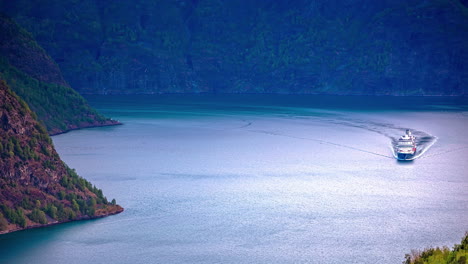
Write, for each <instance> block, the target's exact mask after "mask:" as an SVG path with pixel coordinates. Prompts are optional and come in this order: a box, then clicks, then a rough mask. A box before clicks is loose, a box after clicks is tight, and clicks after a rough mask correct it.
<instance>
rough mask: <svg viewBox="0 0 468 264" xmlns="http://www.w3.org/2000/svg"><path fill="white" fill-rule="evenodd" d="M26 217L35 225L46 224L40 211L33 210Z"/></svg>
mask: <svg viewBox="0 0 468 264" xmlns="http://www.w3.org/2000/svg"><path fill="white" fill-rule="evenodd" d="M28 217H29V219H31V220H32V221H34V222H36V223H40V224H47V217H46V215H45V213H44V212H43V211H42V210H40V209H37V208H35V209H34V210H33V211H32V212H31V214H30V215H29V216H28Z"/></svg>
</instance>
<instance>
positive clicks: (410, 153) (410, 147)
mask: <svg viewBox="0 0 468 264" xmlns="http://www.w3.org/2000/svg"><path fill="white" fill-rule="evenodd" d="M415 140H416V138H415V137H414V136H413V135H412V134H411V131H410V130H409V129H407V130H406V133H405V134H404V135H403V136H401V137H400V139H398V143H397V146H396V154H397V158H398V159H399V160H411V159H412V158H413V157H414V155H415V153H416V142H415Z"/></svg>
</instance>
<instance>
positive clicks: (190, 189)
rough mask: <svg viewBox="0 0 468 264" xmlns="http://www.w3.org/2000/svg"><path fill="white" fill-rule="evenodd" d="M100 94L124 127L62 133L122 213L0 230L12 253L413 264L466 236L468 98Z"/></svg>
mask: <svg viewBox="0 0 468 264" xmlns="http://www.w3.org/2000/svg"><path fill="white" fill-rule="evenodd" d="M89 99H90V102H91V104H92V105H94V106H95V107H97V108H98V109H99V110H100V111H102V112H103V113H105V114H106V115H108V116H111V117H113V118H115V119H118V120H120V121H122V122H123V123H124V124H125V125H123V126H116V127H105V128H95V129H86V130H79V131H74V132H71V133H67V134H64V135H59V136H55V137H53V140H54V143H55V146H56V148H57V150H58V152H59V153H60V155H61V157H62V158H63V160H65V161H66V162H67V163H68V164H69V165H70V166H71V167H73V168H76V170H77V171H78V172H79V174H80V175H82V176H83V177H85V178H87V179H88V180H90V181H91V182H93V183H94V184H96V185H97V186H98V187H99V188H102V189H103V190H104V193H105V194H106V195H107V197H108V198H110V199H112V198H116V199H117V201H118V203H119V204H121V205H122V206H123V207H125V212H124V213H122V214H120V215H116V216H112V217H107V218H104V219H98V220H92V221H82V222H76V223H69V224H63V225H59V226H54V227H50V228H43V229H36V230H28V231H22V232H16V233H12V234H8V235H3V236H0V252H1V254H0V263H68V264H73V263H135V264H136V263H401V261H402V260H403V258H404V254H405V253H408V252H409V251H410V250H411V249H422V248H424V247H427V246H439V245H440V246H441V245H449V246H452V245H453V244H454V243H459V242H460V239H461V237H462V236H463V234H464V232H465V231H468V165H467V160H468V137H467V136H466V135H467V132H466V131H467V129H468V107H467V105H468V103H467V101H466V99H450V98H442V99H440V98H429V99H427V98H391V99H389V98H368V97H344V98H341V97H333V96H329V97H316V96H315V97H314V96H306V97H304V96H303V97H295V96H282V97H281V96H266V97H260V96H224V97H221V96H217V97H216V96H215V97H208V96H132V97H131V96H129V97H118V96H112V97H105V96H104V97H90V98H89ZM406 128H410V129H412V130H413V131H415V133H416V135H417V136H418V137H419V138H423V139H424V140H422V141H421V143H420V150H419V151H420V152H419V158H417V159H416V160H414V161H412V162H397V161H396V160H395V158H394V157H393V153H392V141H393V140H394V139H395V138H397V137H398V136H399V135H401V134H402V133H404V130H405V129H406Z"/></svg>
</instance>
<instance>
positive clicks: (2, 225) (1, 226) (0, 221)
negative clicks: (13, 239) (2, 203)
mask: <svg viewBox="0 0 468 264" xmlns="http://www.w3.org/2000/svg"><path fill="white" fill-rule="evenodd" d="M7 227H8V221H7V220H6V219H5V217H4V216H3V214H2V213H0V231H3V230H6V229H7Z"/></svg>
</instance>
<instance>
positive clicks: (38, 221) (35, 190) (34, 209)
mask: <svg viewBox="0 0 468 264" xmlns="http://www.w3.org/2000/svg"><path fill="white" fill-rule="evenodd" d="M0 156H1V159H0V233H5V232H11V231H16V230H20V229H25V228H31V227H37V226H43V225H48V224H55V223H60V222H67V221H72V220H79V219H89V218H95V217H102V216H106V215H110V214H116V213H119V212H121V211H123V209H122V208H121V207H120V206H118V205H116V204H115V200H113V201H112V203H110V202H108V201H107V199H106V198H105V197H104V196H103V194H102V191H101V190H99V189H97V188H96V187H95V186H93V185H91V183H89V182H88V181H86V180H85V179H83V178H81V177H79V176H78V175H77V174H76V173H75V171H74V170H71V169H70V168H68V167H67V166H66V165H65V163H63V162H62V161H61V160H60V158H59V156H58V154H57V152H56V151H55V149H54V147H53V145H52V141H51V139H50V138H49V136H48V135H47V132H46V130H45V129H44V127H43V126H42V125H41V124H39V122H38V121H37V120H36V119H35V117H34V114H33V113H32V112H31V111H30V110H29V107H28V106H27V104H26V103H25V102H24V101H23V100H21V99H20V98H19V97H18V96H17V95H15V94H14V93H13V92H12V91H11V90H9V88H8V87H7V85H6V83H5V81H3V80H0Z"/></svg>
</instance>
